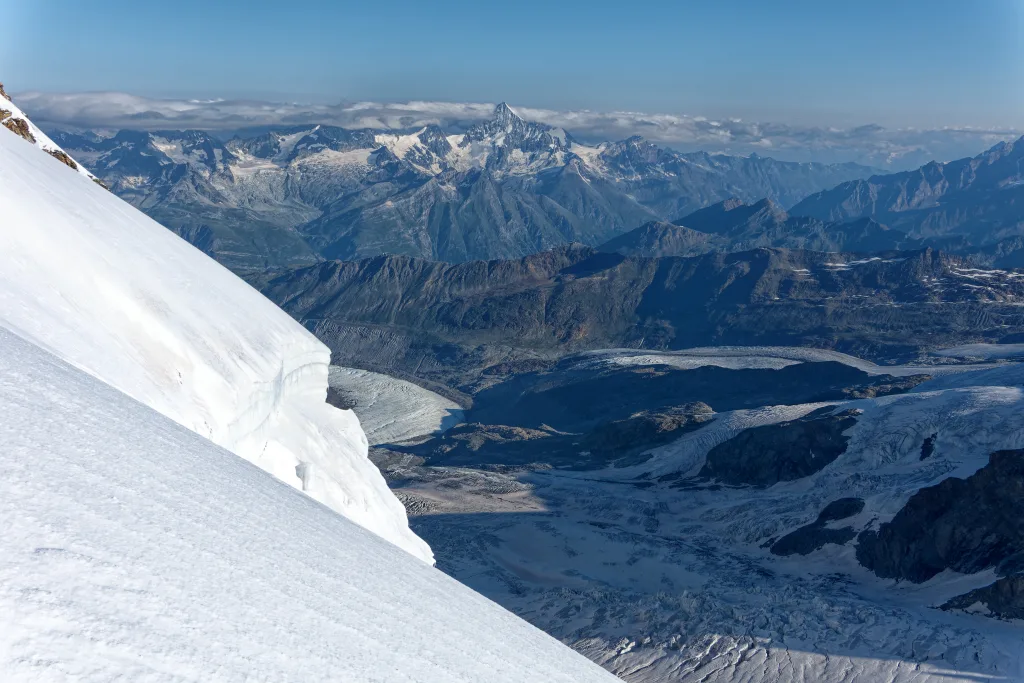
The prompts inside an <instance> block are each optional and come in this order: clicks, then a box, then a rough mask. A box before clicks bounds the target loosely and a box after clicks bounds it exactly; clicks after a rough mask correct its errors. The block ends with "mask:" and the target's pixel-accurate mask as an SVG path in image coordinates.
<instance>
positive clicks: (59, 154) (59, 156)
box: [46, 149, 78, 171]
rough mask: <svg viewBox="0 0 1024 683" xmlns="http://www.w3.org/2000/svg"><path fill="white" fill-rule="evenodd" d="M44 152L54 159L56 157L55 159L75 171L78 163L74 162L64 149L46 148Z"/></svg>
mask: <svg viewBox="0 0 1024 683" xmlns="http://www.w3.org/2000/svg"><path fill="white" fill-rule="evenodd" d="M46 153H47V154H49V155H50V156H51V157H53V158H54V159H56V160H57V161H59V162H60V163H62V164H64V165H65V166H68V167H69V168H71V169H73V170H75V171H77V170H78V164H76V163H75V160H74V159H72V158H71V157H69V156H68V155H67V153H66V152H65V151H64V150H61V149H48V150H46Z"/></svg>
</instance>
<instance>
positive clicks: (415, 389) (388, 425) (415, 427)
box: [329, 366, 462, 446]
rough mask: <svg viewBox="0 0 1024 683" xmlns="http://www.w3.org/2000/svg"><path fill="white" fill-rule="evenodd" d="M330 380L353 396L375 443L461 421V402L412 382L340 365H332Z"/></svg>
mask: <svg viewBox="0 0 1024 683" xmlns="http://www.w3.org/2000/svg"><path fill="white" fill-rule="evenodd" d="M329 381H330V385H331V388H332V389H336V390H338V391H340V392H342V393H343V394H344V395H345V396H346V397H352V398H353V399H354V401H355V405H354V406H353V407H352V411H353V412H354V413H355V414H356V415H358V416H359V423H360V424H361V425H362V427H363V431H364V432H366V439H367V440H368V441H369V442H370V444H371V445H374V446H376V445H378V444H385V443H400V442H402V441H407V440H409V439H414V438H416V437H418V436H427V435H430V434H434V433H437V432H441V431H444V430H445V429H447V428H449V427H452V426H454V425H456V424H458V423H459V422H461V421H462V409H461V408H460V407H459V404H458V403H456V402H455V401H451V400H449V399H447V398H445V397H444V396H441V395H439V394H436V393H434V392H433V391H430V390H428V389H424V388H423V387H420V386H417V385H415V384H413V383H412V382H406V381H405V380H401V379H395V378H394V377H389V376H388V375H382V374H380V373H377V372H369V371H368V370H357V369H355V368H343V367H339V366H331V371H330V375H329Z"/></svg>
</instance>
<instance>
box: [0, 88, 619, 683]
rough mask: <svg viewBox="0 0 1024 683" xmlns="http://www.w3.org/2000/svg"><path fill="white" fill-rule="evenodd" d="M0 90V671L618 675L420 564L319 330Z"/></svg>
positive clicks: (331, 676)
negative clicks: (95, 173)
mask: <svg viewBox="0 0 1024 683" xmlns="http://www.w3.org/2000/svg"><path fill="white" fill-rule="evenodd" d="M0 106H2V107H3V108H4V110H5V112H7V114H6V116H7V119H5V121H14V123H12V124H11V125H7V126H5V127H6V128H8V129H10V128H16V129H17V130H15V131H13V132H12V131H10V130H3V131H0V216H2V219H0V220H2V222H0V346H2V347H3V353H2V354H0V433H2V434H3V435H4V439H3V444H4V448H3V449H0V470H2V471H3V476H2V477H0V526H2V527H3V529H4V533H3V537H2V539H0V548H2V549H0V678H2V679H3V680H5V681H29V680H32V681H43V680H46V681H58V680H69V679H75V680H81V681H113V680H153V681H156V680H160V681H195V680H203V681H243V680H254V679H260V680H305V681H327V680H349V681H380V680H403V681H438V682H441V681H445V682H450V681H466V682H469V681H479V680H484V679H487V680H501V681H523V680H545V681H563V682H566V683H568V682H571V681H579V682H581V683H582V682H583V681H588V682H589V681H601V680H614V678H613V677H612V676H610V675H609V674H607V673H605V672H604V671H602V670H601V668H599V667H598V666H597V665H595V664H593V663H591V662H588V661H587V660H586V659H585V658H584V657H582V656H580V655H578V654H576V653H573V652H572V651H571V650H570V649H569V648H567V647H565V646H564V645H562V644H560V643H558V642H557V641H556V640H554V639H552V638H551V637H549V636H547V635H545V634H544V633H542V632H541V631H539V630H538V629H536V628H534V627H532V626H530V625H528V624H526V623H525V622H523V621H522V620H520V619H519V618H517V617H515V616H513V615H512V614H510V613H509V612H507V611H505V610H503V609H502V608H500V607H498V606H497V605H495V604H494V603H492V602H490V601H489V600H487V599H486V598H484V597H481V596H480V595H478V594H476V593H474V592H473V591H472V590H470V589H468V588H466V587H464V586H462V585H460V584H459V583H457V582H456V581H454V580H452V579H450V578H448V577H446V576H445V575H444V574H442V573H441V572H439V571H437V570H436V569H434V568H432V567H430V566H429V564H430V562H431V552H430V549H429V548H428V546H427V545H426V544H425V543H424V542H423V541H422V540H420V538H418V537H417V536H416V535H415V534H413V533H412V532H411V531H410V530H409V527H408V525H407V519H406V515H405V512H404V510H403V508H402V505H401V504H400V503H399V502H398V501H397V500H396V499H395V497H394V496H393V495H392V494H391V493H390V492H389V491H388V489H387V487H386V486H385V484H384V480H383V478H382V477H381V475H380V473H379V472H378V471H377V470H376V469H375V468H374V466H373V465H372V464H371V463H370V462H369V461H368V460H367V458H366V453H367V442H366V437H365V435H364V433H363V431H362V429H361V428H360V425H359V420H358V419H357V418H356V417H355V415H353V413H352V412H351V411H347V410H339V409H336V408H334V407H331V406H330V405H328V404H327V403H326V402H325V398H326V394H327V389H328V362H329V351H328V350H327V348H326V347H325V346H324V345H323V344H321V343H320V342H318V341H317V340H316V339H315V338H314V337H313V336H312V335H311V334H309V333H308V332H306V331H305V330H303V329H302V327H301V326H299V325H298V324H296V323H295V322H293V321H292V320H290V319H289V318H288V316H287V315H286V314H284V313H283V312H282V311H280V310H279V309H278V308H276V307H275V306H274V305H273V304H271V303H270V302H269V301H267V300H265V299H264V298H263V297H261V296H260V295H259V294H258V293H257V292H256V291H254V290H253V289H251V288H250V287H249V286H248V285H246V284H245V283H243V282H242V281H241V280H239V279H237V278H236V277H235V276H234V275H232V274H231V273H230V272H229V271H227V270H226V269H224V268H223V267H221V266H220V265H218V264H217V263H215V262H214V261H212V260H211V259H209V258H207V257H206V256H205V255H203V254H202V253H201V252H200V251H198V250H196V249H194V248H193V247H192V246H190V245H188V244H187V243H186V242H185V241H183V240H181V239H180V238H178V237H177V236H175V235H173V234H171V233H170V232H169V231H167V230H166V229H164V228H163V227H162V226H160V225H159V224H157V223H155V222H153V221H152V220H151V219H149V218H147V217H145V216H144V215H143V214H142V213H140V212H139V211H137V210H136V209H134V208H132V207H130V206H129V205H127V204H126V203H124V202H123V201H121V200H120V199H118V198H117V197H115V196H114V195H113V194H111V193H110V192H108V191H107V190H106V189H104V188H102V187H100V186H99V185H98V184H96V183H95V182H93V181H92V179H91V177H90V176H89V175H88V174H87V173H84V172H83V171H82V169H81V165H80V164H79V163H78V161H77V160H75V159H72V158H71V157H70V156H69V155H67V153H66V152H63V150H61V149H60V148H58V147H57V146H55V145H54V144H53V143H52V141H50V140H48V139H47V138H45V137H44V136H41V135H39V134H38V132H37V129H35V128H34V127H33V126H32V125H31V123H29V122H28V121H27V119H25V118H24V116H23V114H22V113H21V112H20V111H18V110H17V108H15V107H14V106H13V105H12V104H10V103H9V102H8V101H7V100H6V99H4V100H2V101H0ZM25 131H28V133H30V134H31V135H30V136H26V135H25V134H23V133H24V132H25ZM23 138H24V139H23ZM52 157H55V158H52Z"/></svg>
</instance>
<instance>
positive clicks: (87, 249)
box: [0, 104, 432, 563]
mask: <svg viewBox="0 0 1024 683" xmlns="http://www.w3.org/2000/svg"><path fill="white" fill-rule="evenodd" d="M4 106H7V105H6V104H5V105H4ZM0 326H2V327H4V328H6V329H8V330H11V331H13V332H15V333H16V334H17V335H19V336H20V337H22V338H24V339H26V340H28V341H31V342H32V343H34V344H36V345H38V346H41V347H42V348H45V349H46V350H48V351H50V352H51V353H53V354H55V355H57V356H59V357H60V358H62V359H64V360H67V361H68V362H69V363H71V364H72V365H74V366H75V367H77V368H80V369H81V370H84V371H85V372H87V373H89V374H91V375H93V376H94V377H96V378H98V379H100V380H101V381H103V382H105V383H106V384H109V385H111V386H113V387H114V388H116V389H118V390H120V391H122V392H124V393H125V394H127V395H129V396H131V397H132V398H134V399H136V400H138V401H140V402H142V403H144V404H145V405H147V406H149V407H151V408H153V409H155V410H156V411H157V412H159V413H161V414H163V415H165V416H167V417H169V418H170V419H172V420H174V421H175V422H177V423H179V424H181V425H183V426H185V427H187V428H189V429H191V430H192V431H194V432H196V433H198V434H200V435H202V436H204V437H206V438H208V439H210V440H211V441H213V442H214V443H216V444H217V445H219V446H223V447H225V448H227V449H228V450H230V451H232V452H234V453H236V454H238V455H240V456H242V457H243V458H245V459H247V460H249V461H251V462H253V463H254V464H256V465H258V466H259V467H261V468H263V469H264V470H266V471H267V472H270V473H271V474H273V475H274V476H275V477H277V478H278V479H281V480H282V481H284V482H286V483H288V484H291V485H292V486H294V487H295V488H297V489H300V490H302V491H304V492H305V493H306V494H308V495H309V496H311V497H312V498H315V499H316V500H318V501H320V502H322V503H324V504H325V505H327V506H328V507H330V508H331V509H333V510H335V511H337V512H339V513H341V514H343V515H345V516H346V517H348V518H349V519H351V520H353V521H355V522H356V523H358V524H360V525H362V526H364V527H365V528H367V529H369V530H371V531H373V532H374V533H377V534H378V535H380V536H382V537H383V538H385V539H387V540H389V541H391V542H392V543H394V544H395V545H398V546H399V547H401V548H403V549H405V550H406V551H408V552H409V553H411V554H413V555H415V556H416V557H418V558H420V559H421V560H423V561H425V562H428V563H430V562H432V555H431V552H430V548H429V547H428V546H427V544H426V543H424V542H423V541H422V540H421V539H419V538H418V537H417V536H416V535H415V534H413V533H412V532H411V531H410V530H409V528H408V522H407V518H406V514H405V510H404V509H403V507H402V505H401V504H400V503H399V502H398V500H397V499H396V498H395V497H394V496H393V495H392V494H391V492H390V491H389V490H388V488H387V485H386V484H385V482H384V479H383V478H382V477H381V475H380V473H379V472H378V471H377V469H376V468H375V467H374V466H373V465H372V463H370V462H369V460H368V459H367V457H366V454H367V442H366V437H365V435H364V434H363V432H362V430H361V429H360V427H359V422H358V419H357V418H356V417H355V415H354V414H353V413H351V412H350V411H340V410H337V409H335V408H332V407H331V406H328V405H327V404H326V403H325V399H326V392H327V385H328V367H329V364H330V352H329V350H328V349H327V347H326V346H324V345H323V344H322V343H320V342H319V341H318V340H317V339H316V338H315V337H314V336H313V335H312V334H310V333H309V332H307V331H306V330H305V329H304V328H302V326H300V325H299V324H298V323H296V322H295V321H293V320H292V319H291V318H290V317H289V316H288V315H287V314H285V313H284V312H283V311H281V310H280V309H278V308H277V307H276V306H274V304H272V303H271V302H270V301H268V300H266V299H265V298H264V297H263V296H262V295H260V294H259V293H258V292H256V291H255V290H254V289H252V288H251V287H250V286H249V285H247V284H246V283H244V282H243V281H241V280H240V279H238V278H237V277H235V276H234V275H233V274H232V273H230V272H229V271H228V270H226V269H225V268H223V267H222V266H220V265H219V264H217V263H216V262H214V261H213V260H212V259H210V258H208V257H207V256H205V255H204V254H203V253H201V252H200V251H199V250H197V249H195V248H194V247H192V246H191V245H190V244H188V243H187V242H185V241H184V240H182V239H181V238H179V237H177V236H176V235H174V234H173V233H171V232H170V231H168V230H167V229H166V228H164V227H163V226H161V225H160V224H158V223H156V222H155V221H153V220H151V219H150V218H148V217H146V216H145V215H144V214H142V213H141V212H139V211H138V210H136V209H134V208H132V207H131V206H129V205H128V204H126V203H125V202H123V201H122V200H120V199H118V198H117V197H115V196H114V195H113V194H111V193H110V192H108V191H106V190H105V189H103V188H102V187H100V186H99V185H97V184H96V183H94V182H91V180H90V178H89V177H88V176H86V175H83V174H82V173H77V172H75V171H73V170H72V169H70V168H69V167H67V166H65V165H63V164H60V163H58V162H56V161H55V160H54V159H52V158H50V157H49V156H47V155H46V154H43V153H41V152H40V150H39V149H38V148H37V147H36V146H34V145H32V144H29V143H27V142H26V141H25V140H23V139H21V138H20V137H18V136H16V135H14V134H9V132H8V131H6V130H3V131H0Z"/></svg>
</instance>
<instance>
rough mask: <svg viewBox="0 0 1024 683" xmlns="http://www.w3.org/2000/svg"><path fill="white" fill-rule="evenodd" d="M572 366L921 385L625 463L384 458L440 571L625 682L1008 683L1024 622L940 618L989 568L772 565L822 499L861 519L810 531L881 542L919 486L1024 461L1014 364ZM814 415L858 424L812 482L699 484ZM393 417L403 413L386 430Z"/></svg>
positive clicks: (755, 414) (719, 432)
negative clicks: (741, 438)
mask: <svg viewBox="0 0 1024 683" xmlns="http://www.w3.org/2000/svg"><path fill="white" fill-rule="evenodd" d="M971 355H972V357H977V358H984V356H982V355H981V354H976V353H972V354H971ZM942 358H944V356H942V355H939V356H937V357H936V360H937V361H938V362H940V361H939V359H942ZM577 360H578V362H581V363H599V364H615V365H617V364H620V363H621V364H635V365H644V364H652V363H653V364H659V363H666V364H669V363H671V364H673V365H675V366H676V367H683V368H687V367H698V366H701V365H716V366H720V367H734V368H747V367H757V368H765V369H769V370H768V371H769V372H771V371H772V370H770V368H775V367H784V366H786V365H788V364H789V363H792V362H813V361H815V360H839V361H840V362H845V363H847V364H851V365H855V366H859V367H861V368H863V369H864V370H865V371H867V372H886V371H892V373H893V374H897V375H914V374H922V373H925V374H930V375H932V377H933V379H931V380H928V381H925V382H923V383H921V384H919V385H918V386H917V387H915V388H914V389H913V390H911V391H909V392H907V393H902V394H899V393H897V394H892V395H888V396H878V397H874V398H859V399H850V400H834V401H827V402H819V403H805V404H793V405H764V406H760V407H756V408H750V409H742V410H730V411H722V412H718V413H715V415H714V419H713V420H712V421H710V422H708V423H707V424H705V425H704V426H702V427H701V428H700V429H696V430H694V431H691V432H688V433H686V434H684V435H682V436H681V437H680V438H678V439H677V440H675V441H672V442H669V443H667V444H664V445H661V446H657V447H655V448H652V449H651V450H649V451H648V454H649V455H650V458H649V459H648V460H646V461H645V462H642V463H638V464H631V465H628V466H622V467H609V468H606V469H590V470H586V471H582V470H581V471H574V470H571V469H559V468H557V467H554V468H551V467H544V466H538V467H528V466H527V467H519V466H517V467H493V468H482V469H471V468H464V467H457V466H415V465H413V464H412V463H411V462H409V461H402V460H400V459H397V458H395V459H394V460H393V463H391V464H387V465H385V471H386V474H387V476H388V477H389V478H390V480H391V482H392V485H393V486H394V487H395V489H396V491H397V492H398V493H399V495H400V497H401V498H402V500H403V501H404V502H405V503H406V506H407V509H408V510H409V511H410V514H411V521H412V527H413V529H414V530H415V531H416V532H417V533H419V534H421V535H422V536H423V537H424V538H425V539H426V540H427V541H428V542H429V543H430V544H431V547H432V548H433V549H434V552H435V554H436V557H437V560H438V567H440V568H441V569H442V570H443V571H445V572H446V573H448V574H450V575H451V576H454V577H456V578H458V579H460V580H462V581H463V582H465V583H466V584H467V585H468V586H470V587H471V588H474V589H475V590H477V591H479V592H480V593H482V594H484V595H486V596H487V597H490V598H492V599H494V600H495V601H497V602H498V603H499V604H501V605H503V606H505V607H506V608H508V609H510V610H512V611H513V612H515V613H516V614H519V615H520V616H522V617H523V618H525V619H527V620H529V621H530V622H531V623H533V624H534V625H537V626H539V627H540V628H542V629H544V630H545V631H546V632H548V633H550V634H552V635H554V636H556V637H558V638H559V639H560V640H562V641H563V642H564V643H566V644H568V645H570V646H572V647H573V648H574V649H576V650H577V651H578V652H581V653H583V654H585V655H587V656H588V657H589V658H591V659H593V660H594V661H596V662H598V663H600V664H602V665H603V666H604V667H605V668H607V669H608V670H610V671H612V672H613V673H615V674H616V675H618V676H620V677H621V678H622V679H624V680H626V681H630V682H631V683H666V682H667V681H694V682H696V681H701V682H703V683H736V682H746V681H749V682H751V683H753V682H755V681H779V682H781V683H812V682H817V681H849V682H851V683H852V682H854V681H858V682H859V681H886V682H888V683H925V682H932V683H940V682H945V683H949V682H954V681H958V682H962V683H968V682H977V681H1006V682H1009V681H1020V680H1024V622H1021V621H1019V620H1018V621H1013V620H1002V619H998V618H994V617H993V616H991V615H987V614H986V610H985V608H984V606H983V605H981V604H980V603H979V604H978V605H976V606H973V607H971V608H968V609H943V606H944V605H946V604H947V603H948V601H950V600H951V599H953V598H955V597H956V596H961V595H964V594H966V593H969V592H970V591H973V590H975V589H978V588H981V587H983V586H986V585H989V584H991V583H992V582H993V581H994V580H995V579H996V577H997V574H996V572H995V570H994V569H991V568H989V569H985V570H982V571H978V572H975V573H960V572H957V571H954V570H952V569H945V570H944V571H942V572H940V573H939V574H938V575H936V576H934V577H932V578H930V579H929V580H927V581H924V582H923V583H912V582H910V581H897V580H894V579H883V578H879V576H876V575H875V574H873V573H872V572H871V571H870V570H869V569H867V568H866V567H864V566H863V565H861V563H860V562H859V560H858V558H857V556H856V550H857V549H856V544H854V543H853V542H849V541H844V542H831V541H826V542H823V545H821V546H820V547H817V548H816V549H814V550H811V551H809V552H808V553H807V554H799V551H798V552H797V553H796V554H781V553H780V554H776V553H774V552H773V546H775V544H776V543H777V542H778V541H780V539H782V538H784V537H786V536H787V535H789V534H791V533H793V532H795V531H797V530H799V529H802V528H805V527H807V526H808V525H810V524H812V523H814V522H815V520H816V518H817V517H818V515H819V513H820V512H821V511H823V510H824V509H825V508H826V507H827V506H829V505H830V504H832V503H833V502H836V501H839V500H841V499H857V500H859V501H861V503H862V505H863V507H862V508H861V509H860V511H859V512H856V513H854V514H852V515H850V516H848V517H844V518H842V519H838V520H836V521H830V522H828V524H827V525H823V526H822V528H827V529H830V530H844V529H849V530H851V531H852V532H854V533H855V534H859V533H860V532H861V531H863V530H866V529H877V528H878V527H879V525H881V524H883V523H885V522H888V521H890V520H892V519H893V517H894V516H895V515H896V514H897V513H898V512H899V511H900V510H901V509H903V508H904V506H905V505H906V504H907V502H908V500H909V499H910V498H911V497H912V496H913V495H914V494H915V493H916V492H918V491H920V490H921V489H922V488H924V487H930V486H934V485H936V484H938V483H939V482H942V481H944V480H946V479H948V478H950V477H957V478H966V477H969V476H971V475H973V474H975V473H976V472H977V471H978V470H979V469H980V468H982V467H984V466H986V464H987V463H988V462H989V456H990V454H991V453H992V452H994V451H998V450H1002V449H1022V448H1024V390H1022V385H1024V380H1022V377H1024V364H1021V363H999V364H993V363H975V364H970V365H941V364H936V365H906V366H876V365H874V364H871V363H867V362H866V361H863V360H861V359H857V358H855V357H852V356H840V355H837V354H831V353H822V352H819V351H816V350H809V349H796V348H785V347H755V348H737V347H733V348H730V347H719V348H706V349H693V350H687V351H684V352H677V353H662V352H653V351H651V352H648V351H637V350H625V349H610V350H603V351H599V352H588V353H585V354H579V356H578V357H577ZM377 405H378V406H380V407H384V406H385V403H384V402H383V401H378V404H377ZM394 405H395V406H398V405H399V403H398V402H397V401H396V402H395V403H394ZM356 410H357V411H358V410H359V408H358V407H357V408H356ZM825 410H831V411H833V412H838V411H849V412H850V413H852V414H854V415H855V417H856V423H855V424H854V425H853V426H850V427H848V428H846V429H845V430H844V434H845V436H846V437H848V439H849V442H848V446H847V448H846V450H845V452H844V453H843V454H841V455H840V456H839V457H838V458H837V459H836V460H835V461H833V462H831V463H829V464H827V465H826V466H824V467H822V468H821V469H820V470H818V471H816V472H815V473H813V474H811V475H809V476H803V477H801V478H798V479H793V480H790V481H780V482H778V483H776V484H774V485H771V486H766V487H759V486H751V485H731V484H723V483H720V482H716V481H713V480H712V481H707V480H702V478H701V477H700V473H701V471H702V469H703V467H704V465H705V464H706V462H707V460H708V453H709V452H710V451H711V449H712V448H714V447H716V446H718V445H719V444H722V443H723V442H725V441H727V440H728V439H731V438H733V437H735V436H737V435H739V434H740V433H741V432H743V431H745V430H749V429H751V428H755V427H764V426H768V425H777V424H779V423H780V422H784V421H789V420H794V419H798V418H801V417H804V416H808V415H809V414H810V413H813V412H814V411H825ZM404 414H414V411H412V410H410V409H409V408H408V407H403V409H402V411H401V412H400V413H399V412H397V411H396V412H395V413H394V414H393V415H392V416H391V417H392V418H393V419H394V420H397V421H399V423H400V421H401V419H402V416H403V415H404ZM376 419H378V420H384V419H385V416H383V415H382V416H378V417H377V418H376ZM398 426H399V425H395V427H394V428H396V429H397V428H398ZM926 443H927V444H930V448H929V450H928V451H927V452H926V451H925V444H926Z"/></svg>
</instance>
